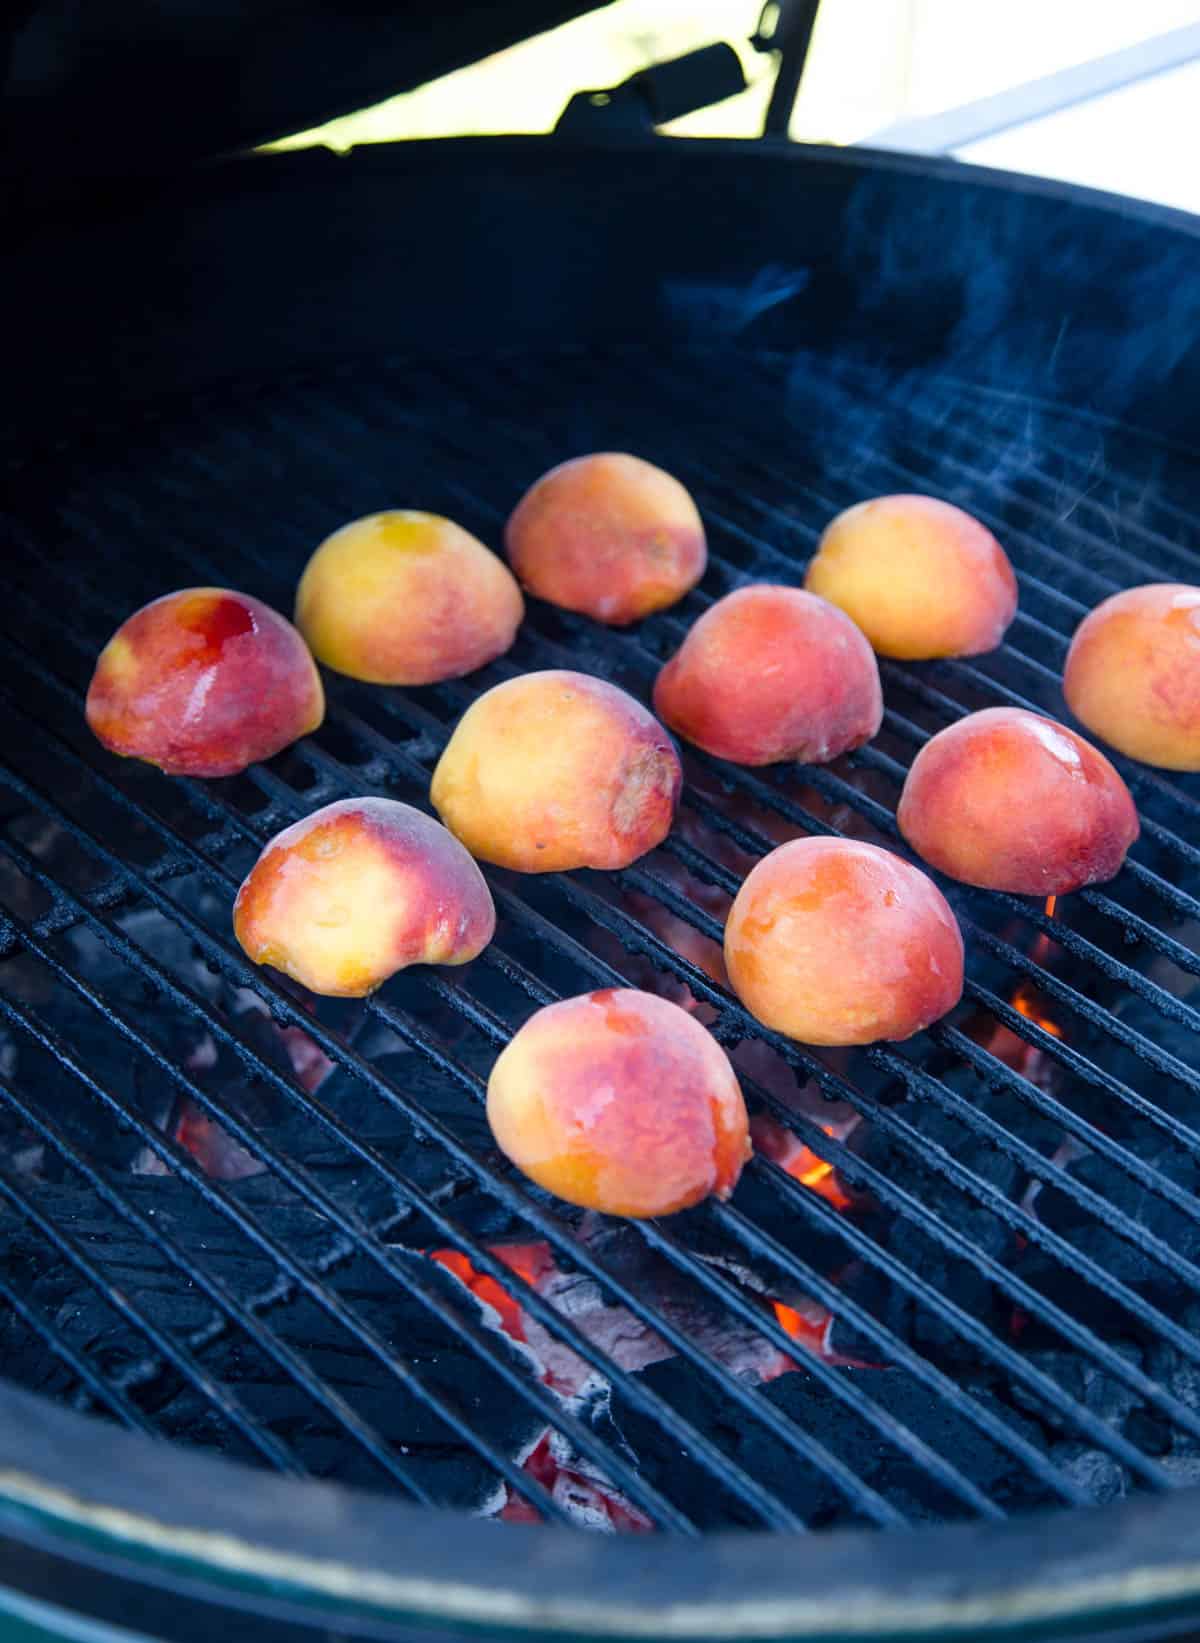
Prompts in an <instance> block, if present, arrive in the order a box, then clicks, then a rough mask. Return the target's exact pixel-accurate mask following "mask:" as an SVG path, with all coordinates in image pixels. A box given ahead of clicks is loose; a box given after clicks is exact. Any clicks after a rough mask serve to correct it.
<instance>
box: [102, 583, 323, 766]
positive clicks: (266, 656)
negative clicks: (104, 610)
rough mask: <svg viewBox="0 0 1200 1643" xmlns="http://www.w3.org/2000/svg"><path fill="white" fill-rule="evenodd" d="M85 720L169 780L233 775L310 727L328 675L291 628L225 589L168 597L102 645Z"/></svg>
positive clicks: (113, 747)
mask: <svg viewBox="0 0 1200 1643" xmlns="http://www.w3.org/2000/svg"><path fill="white" fill-rule="evenodd" d="M86 713H87V722H88V724H89V725H90V726H91V729H92V732H93V734H94V735H95V736H96V737H97V738H98V739H99V740H100V741H101V742H103V743H104V746H105V747H107V748H108V749H109V750H110V751H111V752H113V753H120V754H123V755H124V756H125V757H126V758H132V759H144V760H146V762H147V763H148V764H154V765H157V766H158V767H159V769H160V770H165V771H166V772H167V774H168V775H171V776H232V775H235V774H236V773H237V772H238V771H239V770H244V769H245V768H246V766H247V765H249V764H253V763H254V762H255V761H256V760H258V759H269V758H271V757H272V755H273V754H275V753H278V752H279V751H280V749H281V748H284V747H287V745H288V744H289V742H294V741H297V740H298V739H299V738H300V737H301V736H307V735H308V734H309V733H310V732H311V731H314V730H315V729H316V728H317V726H318V725H319V724H320V723H321V721H322V719H323V718H324V717H325V694H324V691H323V690H322V688H321V678H320V675H319V674H318V672H317V670H316V667H315V666H314V664H313V659H312V657H311V656H310V655H309V653H308V647H307V646H306V645H305V643H304V640H303V639H302V638H301V637H300V635H299V634H298V633H297V632H296V630H295V628H294V627H293V626H292V624H291V623H290V622H289V621H287V620H286V619H285V618H284V617H282V616H280V615H279V613H278V611H274V610H272V609H271V608H270V606H269V605H264V604H263V603H262V602H261V600H258V599H252V598H250V596H249V595H248V594H245V593H234V592H232V591H231V590H230V589H228V588H184V589H182V590H181V591H180V592H178V593H168V594H164V595H163V597H162V598H161V599H155V600H153V601H152V602H151V603H150V604H148V605H143V607H142V608H141V610H139V611H135V612H134V614H133V615H132V616H130V617H129V618H128V620H127V621H125V622H122V624H121V626H120V627H119V628H118V629H117V631H116V633H115V634H114V635H113V637H112V638H111V639H110V640H109V642H108V644H107V645H106V646H105V647H104V649H103V650H102V651H101V652H100V657H99V660H98V661H97V663H96V671H95V672H94V673H93V675H92V682H91V685H90V686H89V688H88V694H87V707H86Z"/></svg>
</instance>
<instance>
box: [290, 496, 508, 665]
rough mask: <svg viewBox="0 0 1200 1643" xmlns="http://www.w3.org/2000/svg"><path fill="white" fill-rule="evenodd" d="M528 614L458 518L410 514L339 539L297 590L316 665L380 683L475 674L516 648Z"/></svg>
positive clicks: (330, 540) (381, 516)
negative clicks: (456, 521)
mask: <svg viewBox="0 0 1200 1643" xmlns="http://www.w3.org/2000/svg"><path fill="white" fill-rule="evenodd" d="M524 614H525V602H524V600H523V599H522V598H521V590H520V588H518V586H517V584H516V582H515V581H514V580H513V577H512V573H511V571H510V570H509V569H508V566H507V565H506V564H505V563H504V562H503V560H501V559H499V558H497V556H496V555H495V554H494V553H492V552H490V551H489V550H488V549H487V548H485V547H484V545H483V543H482V542H479V541H477V540H476V539H475V537H473V536H471V535H470V534H469V533H468V532H467V531H464V530H463V529H462V528H461V527H460V526H458V525H456V524H454V522H453V521H452V520H449V519H443V518H441V517H440V516H439V515H438V514H433V513H415V512H411V511H407V510H393V511H391V512H390V513H373V514H368V515H367V517H366V518H365V519H356V520H354V521H353V522H352V523H351V524H349V525H343V526H342V528H341V530H337V531H334V533H333V535H332V536H329V537H326V539H325V541H324V542H322V544H321V546H320V547H319V548H318V549H317V551H316V552H315V553H314V554H313V556H312V558H311V559H310V560H309V562H308V564H307V566H306V567H305V570H304V574H303V576H301V578H300V586H299V588H298V589H297V592H296V625H297V627H298V628H299V629H300V631H301V633H302V634H303V635H304V637H305V638H306V639H307V640H308V642H309V644H310V645H311V646H312V651H313V655H314V656H315V657H316V658H317V660H318V661H320V662H324V663H325V665H326V667H331V668H333V669H335V670H336V671H337V672H338V673H345V674H348V675H349V676H350V677H351V678H352V679H363V680H365V681H366V682H367V683H368V684H377V685H429V684H434V683H436V681H437V680H439V679H457V678H460V677H461V676H462V675H463V674H464V673H474V671H475V670H476V668H481V667H483V666H484V665H485V664H486V663H488V662H491V661H494V660H495V658H496V657H497V656H502V655H503V654H504V652H505V651H506V650H508V649H509V648H510V647H511V645H512V642H513V640H514V638H515V637H516V633H517V629H518V628H519V627H520V625H521V618H522V616H523V615H524Z"/></svg>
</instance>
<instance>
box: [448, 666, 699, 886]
mask: <svg viewBox="0 0 1200 1643" xmlns="http://www.w3.org/2000/svg"><path fill="white" fill-rule="evenodd" d="M682 781H683V772H682V770H681V768H680V764H679V755H678V754H677V753H676V751H675V748H674V746H673V744H672V742H671V738H670V737H669V736H668V735H667V733H666V731H665V730H664V729H663V728H662V726H661V725H660V724H659V722H658V720H657V719H655V718H654V717H653V715H651V714H650V713H648V712H647V711H646V709H645V708H644V707H643V706H642V705H641V703H640V702H635V701H634V699H633V697H632V696H627V695H626V694H625V692H624V691H623V690H618V689H617V687H616V686H615V685H610V684H607V683H605V681H604V680H603V679H593V678H590V677H589V676H588V675H587V674H586V673H568V672H565V671H561V670H558V669H554V670H551V671H550V672H547V673H526V674H523V675H522V676H521V677H520V678H519V679H508V680H506V681H505V682H504V684H502V685H496V686H495V687H494V688H493V689H491V690H489V691H487V692H486V693H485V694H484V695H482V696H480V697H479V699H478V701H476V702H473V703H472V705H471V706H470V707H469V708H468V709H467V711H466V713H464V715H463V717H462V718H461V719H460V720H459V722H458V725H457V727H456V729H455V731H454V734H453V736H451V738H450V741H449V743H448V744H447V747H446V750H445V752H444V753H443V754H442V756H441V758H440V759H439V760H438V765H437V769H436V770H435V771H434V773H433V788H432V794H431V796H432V799H433V804H434V808H435V809H436V811H437V813H438V815H439V816H440V817H441V818H442V820H443V821H444V822H445V824H446V826H447V827H448V828H449V829H450V831H451V832H452V833H454V834H455V835H456V836H457V837H458V838H460V839H461V840H462V842H463V843H464V844H465V845H466V847H467V849H468V850H469V851H470V852H471V854H472V855H473V856H478V857H479V859H480V860H481V861H490V862H495V863H496V865H497V866H498V867H514V868H516V869H517V871H518V872H522V873H550V872H559V871H562V870H565V869H569V868H572V867H608V868H616V867H628V866H629V864H630V862H632V861H636V860H637V858H638V857H639V856H643V855H645V853H646V851H647V850H653V849H654V847H655V845H657V844H661V843H662V841H663V839H665V838H666V836H667V834H668V833H669V832H670V829H671V822H672V820H673V818H674V815H675V806H676V805H677V804H678V802H679V789H680V787H681V785H682Z"/></svg>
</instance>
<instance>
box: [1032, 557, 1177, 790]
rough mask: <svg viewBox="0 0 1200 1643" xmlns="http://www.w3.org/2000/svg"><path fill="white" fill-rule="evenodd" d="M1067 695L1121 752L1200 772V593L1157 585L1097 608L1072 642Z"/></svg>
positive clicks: (1081, 717) (1066, 673) (1119, 595)
mask: <svg viewBox="0 0 1200 1643" xmlns="http://www.w3.org/2000/svg"><path fill="white" fill-rule="evenodd" d="M1063 694H1064V696H1065V697H1066V698H1067V706H1068V707H1069V708H1070V709H1071V712H1072V713H1073V714H1074V715H1075V717H1076V718H1077V719H1078V720H1079V721H1080V722H1081V723H1082V724H1085V725H1086V726H1087V727H1088V729H1089V730H1091V731H1094V732H1095V734H1096V735H1097V736H1099V737H1100V738H1101V740H1102V741H1106V742H1108V743H1109V745H1110V746H1112V747H1115V748H1117V750H1118V751H1119V752H1121V753H1128V754H1129V756H1130V757H1131V758H1134V759H1141V760H1142V761H1143V762H1144V763H1145V764H1154V765H1159V766H1160V767H1161V768H1162V769H1164V770H1200V588H1192V587H1188V586H1187V585H1186V584H1185V583H1182V582H1156V583H1151V584H1150V585H1149V586H1147V587H1142V588H1127V589H1126V591H1125V592H1124V593H1114V594H1113V596H1112V598H1111V599H1106V600H1105V601H1104V603H1103V604H1101V605H1097V606H1096V608H1095V610H1094V611H1092V612H1091V614H1090V615H1089V616H1085V617H1084V619H1083V621H1082V622H1081V623H1080V624H1079V627H1078V628H1077V629H1076V630H1075V637H1074V638H1073V639H1072V640H1071V648H1070V650H1069V651H1068V653H1067V665H1066V668H1065V670H1064V672H1063Z"/></svg>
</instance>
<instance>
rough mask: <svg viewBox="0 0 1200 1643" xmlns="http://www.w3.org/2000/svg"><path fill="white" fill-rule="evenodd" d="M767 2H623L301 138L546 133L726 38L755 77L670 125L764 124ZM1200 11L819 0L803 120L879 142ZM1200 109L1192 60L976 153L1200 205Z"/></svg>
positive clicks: (1166, 1)
mask: <svg viewBox="0 0 1200 1643" xmlns="http://www.w3.org/2000/svg"><path fill="white" fill-rule="evenodd" d="M498 3H503V0H498ZM759 10H760V0H749V3H747V0H614V3H613V4H610V5H607V6H604V7H601V8H600V10H598V11H596V12H593V13H591V14H589V15H588V16H585V17H582V18H579V19H577V20H576V21H575V22H573V23H568V24H566V25H565V26H564V27H562V28H560V29H555V30H553V31H552V32H551V33H549V34H545V35H541V36H539V37H538V38H537V39H534V40H530V41H527V42H525V43H524V44H523V45H520V46H517V47H514V48H513V49H512V50H510V51H507V52H502V53H499V54H498V55H496V56H494V57H491V58H489V59H487V60H486V61H484V62H482V63H479V64H476V65H473V66H472V67H470V68H466V69H462V70H460V71H459V72H458V73H456V74H449V75H446V76H445V77H444V78H443V79H441V80H437V81H434V82H433V83H431V84H430V85H428V86H423V87H421V88H420V89H419V90H417V91H414V92H410V93H407V94H405V95H402V96H398V97H393V98H390V99H389V100H388V101H386V102H383V103H380V104H377V105H376V106H375V107H373V108H370V109H364V110H363V111H361V112H360V113H358V114H354V115H350V116H348V117H347V118H345V119H341V120H334V121H332V122H331V123H330V124H329V125H327V126H324V127H322V128H321V129H320V130H319V131H316V132H306V133H303V134H302V135H300V136H298V137H296V138H293V139H289V146H291V145H293V144H304V145H307V144H310V143H312V142H326V143H328V144H330V146H332V147H335V148H348V147H352V146H354V145H355V144H356V143H363V142H381V141H389V140H392V139H394V138H399V137H433V136H445V135H454V134H463V133H477V132H498V131H546V130H549V129H550V127H551V126H552V125H553V124H554V122H555V120H556V119H557V117H558V115H559V113H560V112H561V110H562V107H563V105H564V103H565V102H566V101H567V98H568V97H569V96H570V95H571V93H572V92H574V91H577V90H584V89H593V88H597V87H604V86H609V85H613V84H615V83H617V82H618V81H620V80H622V79H624V78H625V77H626V76H627V75H629V74H631V73H632V72H634V71H635V70H636V69H638V68H641V67H643V66H644V65H645V64H647V63H649V62H653V61H655V60H656V59H661V58H664V57H671V56H677V55H678V54H679V53H680V52H683V51H686V50H688V49H689V48H690V47H692V46H696V45H703V44H706V43H708V42H709V41H711V40H715V39H724V40H727V41H729V42H730V43H731V44H732V45H734V46H736V47H737V48H738V49H739V51H741V52H742V56H743V61H744V64H745V67H746V71H747V75H748V77H749V78H750V79H751V81H752V84H751V86H750V89H749V90H748V91H746V92H744V93H743V94H742V95H741V96H739V97H734V98H730V99H729V100H728V101H726V102H724V103H722V104H720V105H718V106H717V107H716V108H712V109H706V110H704V111H702V112H701V113H699V114H696V115H692V116H690V117H689V118H688V119H686V120H681V121H678V122H677V123H676V124H675V126H673V127H669V128H667V129H668V130H671V131H674V132H677V133H679V134H681V135H688V134H691V135H700V134H705V135H710V134H711V135H723V136H739V137H749V136H753V135H755V134H756V133H757V132H758V130H759V129H760V127H761V124H762V117H763V112H764V110H765V107H766V100H767V96H768V93H769V88H770V75H771V69H770V62H769V59H767V58H764V57H762V56H760V55H758V54H756V53H755V52H754V51H753V50H752V49H751V48H750V47H749V46H748V45H747V44H746V42H747V40H748V38H749V36H750V34H751V33H752V32H753V30H754V27H755V24H756V22H757V19H758V13H759ZM1197 21H1200V0H823V5H822V9H821V12H820V15H819V18H818V24H817V32H816V36H815V39H814V42H813V49H812V54H811V56H810V59H809V65H808V70H807V72H806V75H805V84H804V86H803V88H802V91H801V96H800V99H799V101H798V103H797V106H796V112H795V118H794V120H793V124H792V135H793V136H794V137H797V138H802V139H806V140H814V141H821V142H835V143H853V142H864V141H865V142H869V141H870V138H871V135H872V133H874V132H877V131H881V130H882V129H883V128H884V127H886V126H888V125H891V124H892V123H893V122H895V121H897V120H901V119H904V118H908V117H912V116H919V115H929V114H933V113H937V112H939V111H940V110H943V109H946V108H952V107H955V106H958V105H960V104H963V103H969V102H972V101H974V100H975V99H978V98H981V97H987V96H991V95H992V94H994V93H996V92H998V91H1003V90H1005V89H1007V88H1008V87H1010V86H1013V85H1017V84H1020V83H1022V82H1024V81H1028V80H1033V79H1037V78H1040V77H1041V76H1043V75H1046V74H1052V73H1054V72H1055V71H1056V70H1058V69H1061V68H1064V67H1067V66H1070V65H1072V64H1075V63H1078V62H1081V61H1084V60H1087V59H1089V58H1093V57H1099V56H1102V55H1104V54H1106V53H1108V52H1112V51H1116V50H1120V49H1121V48H1123V47H1127V46H1129V45H1132V44H1134V43H1135V42H1137V41H1138V40H1141V39H1146V38H1148V37H1149V36H1151V35H1156V34H1162V33H1165V32H1166V31H1168V30H1170V29H1175V28H1179V27H1181V26H1183V25H1184V24H1188V23H1195V22H1197ZM1198 123H1200V64H1195V65H1189V66H1188V67H1186V68H1181V69H1176V70H1174V71H1172V72H1170V73H1168V74H1163V75H1159V76H1157V77H1156V78H1155V79H1153V80H1148V81H1143V82H1140V83H1138V84H1136V85H1133V86H1130V87H1128V88H1126V89H1125V90H1123V91H1119V92H1115V93H1112V94H1110V95H1108V96H1106V97H1103V98H1098V99H1096V100H1094V101H1093V102H1091V103H1088V104H1083V105H1080V106H1079V107H1077V108H1074V109H1070V110H1067V111H1065V112H1063V113H1060V114H1056V115H1053V116H1051V117H1049V118H1047V119H1044V120H1041V121H1037V122H1035V123H1033V124H1031V125H1029V126H1026V127H1024V128H1021V129H1018V130H1014V131H1009V132H1005V133H1003V134H1001V135H999V136H996V137H992V138H989V139H987V140H986V141H985V142H982V143H979V144H976V145H974V146H973V147H972V148H971V149H970V150H968V151H964V153H963V157H964V158H970V159H976V160H978V161H980V162H981V163H984V164H988V165H996V166H1001V167H1006V168H1009V169H1012V170H1021V171H1030V172H1036V173H1039V174H1041V175H1046V176H1055V177H1063V178H1066V179H1067V180H1069V181H1076V182H1086V183H1090V184H1092V185H1094V186H1097V187H1102V188H1113V189H1116V190H1118V191H1120V192H1123V193H1131V194H1140V195H1142V196H1144V197H1146V198H1150V199H1159V200H1164V201H1166V202H1167V203H1169V204H1173V205H1180V206H1183V207H1185V208H1188V209H1191V210H1196V211H1200V167H1197V166H1196V164H1195V155H1196V153H1197V151H1198V150H1200V144H1198V143H1197V140H1196V138H1197V124H1198Z"/></svg>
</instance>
